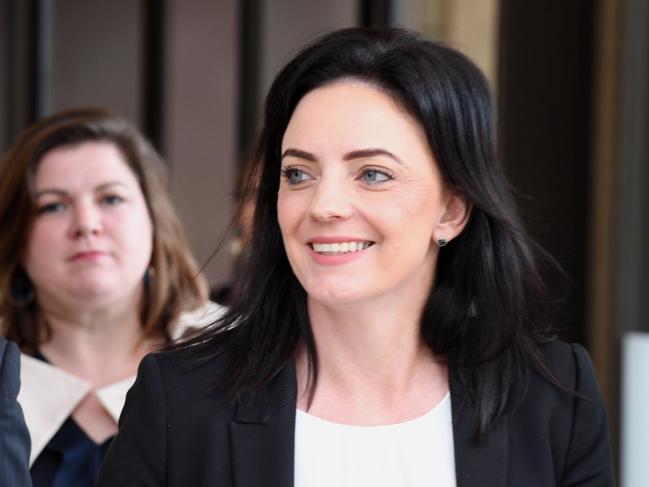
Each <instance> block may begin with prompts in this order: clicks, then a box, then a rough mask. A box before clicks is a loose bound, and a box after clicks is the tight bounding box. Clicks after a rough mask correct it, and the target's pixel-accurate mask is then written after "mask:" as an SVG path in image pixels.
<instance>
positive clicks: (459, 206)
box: [433, 190, 472, 246]
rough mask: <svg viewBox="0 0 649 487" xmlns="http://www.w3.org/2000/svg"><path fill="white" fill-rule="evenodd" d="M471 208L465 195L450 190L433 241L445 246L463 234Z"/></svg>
mask: <svg viewBox="0 0 649 487" xmlns="http://www.w3.org/2000/svg"><path fill="white" fill-rule="evenodd" d="M471 208H472V206H471V204H470V203H469V201H468V200H467V198H466V196H465V195H464V193H462V192H461V191H457V190H448V194H447V196H446V204H445V206H444V208H443V213H442V216H441V218H440V220H439V222H438V223H437V225H436V226H435V231H434V232H433V240H434V241H435V242H436V243H438V245H440V246H443V245H446V243H447V242H450V241H451V240H453V239H454V238H455V237H457V236H458V235H459V234H460V233H462V230H464V227H465V226H466V224H467V222H468V221H469V216H470V215H471Z"/></svg>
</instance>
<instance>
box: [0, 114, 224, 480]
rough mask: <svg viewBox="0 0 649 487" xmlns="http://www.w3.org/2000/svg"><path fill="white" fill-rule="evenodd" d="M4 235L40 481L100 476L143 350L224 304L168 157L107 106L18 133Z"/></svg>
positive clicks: (3, 195) (4, 167) (3, 268)
mask: <svg viewBox="0 0 649 487" xmlns="http://www.w3.org/2000/svg"><path fill="white" fill-rule="evenodd" d="M0 235H2V238H0V334H2V335H4V336H6V337H7V338H9V339H10V340H13V341H15V342H16V343H17V344H18V346H19V347H20V348H21V350H22V352H23V354H22V358H21V381H22V388H21V391H20V395H19V397H18V400H19V402H20V404H21V406H22V409H23V411H24V414H25V421H26V423H27V427H28V429H29V433H30V436H31V446H32V448H31V458H30V469H31V477H32V481H33V484H34V486H35V487H41V486H48V487H49V486H54V487H58V486H61V487H63V486H65V487H68V486H75V487H82V486H85V485H87V486H91V485H94V483H95V481H96V478H97V474H98V471H99V466H100V464H101V461H102V459H103V455H104V453H105V451H106V449H107V448H108V444H109V443H110V441H111V439H112V437H113V436H114V435H115V433H116V431H117V419H118V418H119V414H120V412H121V409H122V406H123V404H124V400H125V397H126V391H127V390H128V388H129V387H130V386H131V385H132V383H133V381H134V379H135V372H136V371H137V366H138V364H139V362H140V359H141V358H142V357H143V356H144V355H145V354H147V353H148V352H150V351H152V350H154V349H155V348H159V347H160V346H164V345H166V344H167V343H168V342H170V341H171V340H172V339H174V338H177V337H179V336H180V335H182V334H184V333H185V332H186V331H188V328H198V327H200V326H201V324H205V323H209V322H211V321H213V319H214V318H215V317H216V316H218V315H217V314H215V313H218V311H219V309H220V308H219V307H218V306H216V305H214V304H213V303H208V301H207V299H206V286H205V283H204V282H203V278H202V277H201V276H200V275H199V273H198V268H197V266H196V264H195V262H194V258H193V257H192V255H191V252H190V250H189V247H188V245H187V242H186V240H185V237H184V234H183V231H182V228H181V225H180V222H179V221H178V218H177V217H176V214H175V212H174V210H173V207H172V205H171V202H170V199H169V196H168V193H167V190H166V175H165V164H164V163H163V161H162V160H161V159H160V157H159V156H158V155H157V153H156V152H155V151H154V150H153V148H152V147H151V146H150V144H149V143H148V142H147V141H146V139H145V138H144V137H143V136H142V135H141V134H140V133H139V132H138V131H137V129H136V128H135V127H134V126H133V125H132V124H130V123H128V122H127V121H126V120H124V119H122V118H120V117H117V116H115V115H112V114H111V113H109V112H107V111H105V110H101V109H77V110H70V111H65V112H61V113H58V114H55V115H52V116H50V117H47V118H45V119H43V120H41V121H39V122H37V123H36V124H34V125H32V126H31V127H29V128H27V129H26V130H25V131H24V132H23V133H22V134H21V135H20V136H19V138H18V140H17V141H16V143H15V144H14V145H13V147H12V148H11V149H10V150H9V152H8V153H7V154H6V156H5V157H4V158H3V160H2V164H1V165H0ZM0 457H2V453H1V452H0Z"/></svg>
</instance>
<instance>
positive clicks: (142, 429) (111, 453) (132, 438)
mask: <svg viewBox="0 0 649 487" xmlns="http://www.w3.org/2000/svg"><path fill="white" fill-rule="evenodd" d="M166 411H167V401H166V395H165V390H164V385H163V381H162V376H161V374H160V369H159V365H158V360H157V358H156V355H155V354H149V355H147V356H146V357H145V358H144V360H142V363H141V364H140V367H139V370H138V374H137V379H136V381H135V384H133V387H132V388H131V389H130V391H129V392H128V394H127V396H126V404H125V405H124V410H123V411H122V414H121V416H120V418H119V431H118V433H117V436H116V437H115V438H114V439H113V442H112V443H111V445H110V448H109V449H108V452H107V453H106V457H105V459H104V463H103V465H102V468H101V472H100V474H99V481H98V483H97V487H120V486H124V487H125V486H129V487H130V486H164V485H166V484H167V480H166V471H167V468H166V450H167V431H166V429H167V417H166V416H167V414H166Z"/></svg>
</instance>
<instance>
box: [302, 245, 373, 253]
mask: <svg viewBox="0 0 649 487" xmlns="http://www.w3.org/2000/svg"><path fill="white" fill-rule="evenodd" d="M370 245H372V243H371V242H336V243H315V242H314V243H313V244H311V246H312V247H313V250H314V251H316V252H318V253H326V254H346V253H351V252H358V251H359V250H363V249H366V248H367V247H369V246H370Z"/></svg>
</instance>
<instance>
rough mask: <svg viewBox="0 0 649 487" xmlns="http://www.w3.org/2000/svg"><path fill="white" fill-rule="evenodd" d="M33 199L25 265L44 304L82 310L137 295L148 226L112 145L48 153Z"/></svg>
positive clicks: (148, 246) (137, 192)
mask: <svg viewBox="0 0 649 487" xmlns="http://www.w3.org/2000/svg"><path fill="white" fill-rule="evenodd" d="M34 197H35V206H36V212H37V214H36V217H35V220H34V222H33V224H32V227H31V229H30V233H29V237H28V242H27V248H26V249H25V253H24V257H23V265H24V267H25V270H26V271H27V274H28V275H29V277H30V279H31V280H32V282H33V284H34V286H35V288H36V291H37V296H38V300H39V304H40V305H41V306H60V305H66V306H76V307H78V308H79V309H84V308H88V307H93V306H98V305H99V306H105V305H112V304H116V303H118V302H120V300H124V301H126V300H132V299H134V298H136V297H139V292H140V290H141V287H142V280H143V279H142V278H143V275H144V273H145V270H146V269H147V267H148V266H149V262H150V260H151V252H152V245H153V225H152V222H151V218H150V215H149V211H148V209H147V205H146V202H145V199H144V195H143V194H142V191H141V189H140V185H139V184H138V181H137V179H136V177H135V175H134V174H133V172H132V171H131V169H130V168H129V167H128V165H127V164H126V162H125V160H124V157H123V156H122V154H121V152H120V151H119V150H118V149H117V147H116V146H115V145H113V144H112V143H109V142H84V143H81V144H79V145H71V146H62V147H57V148H55V149H52V150H51V151H49V152H47V153H46V154H45V155H44V156H43V158H42V159H41V161H40V163H39V165H38V169H37V171H36V174H35V178H34Z"/></svg>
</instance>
